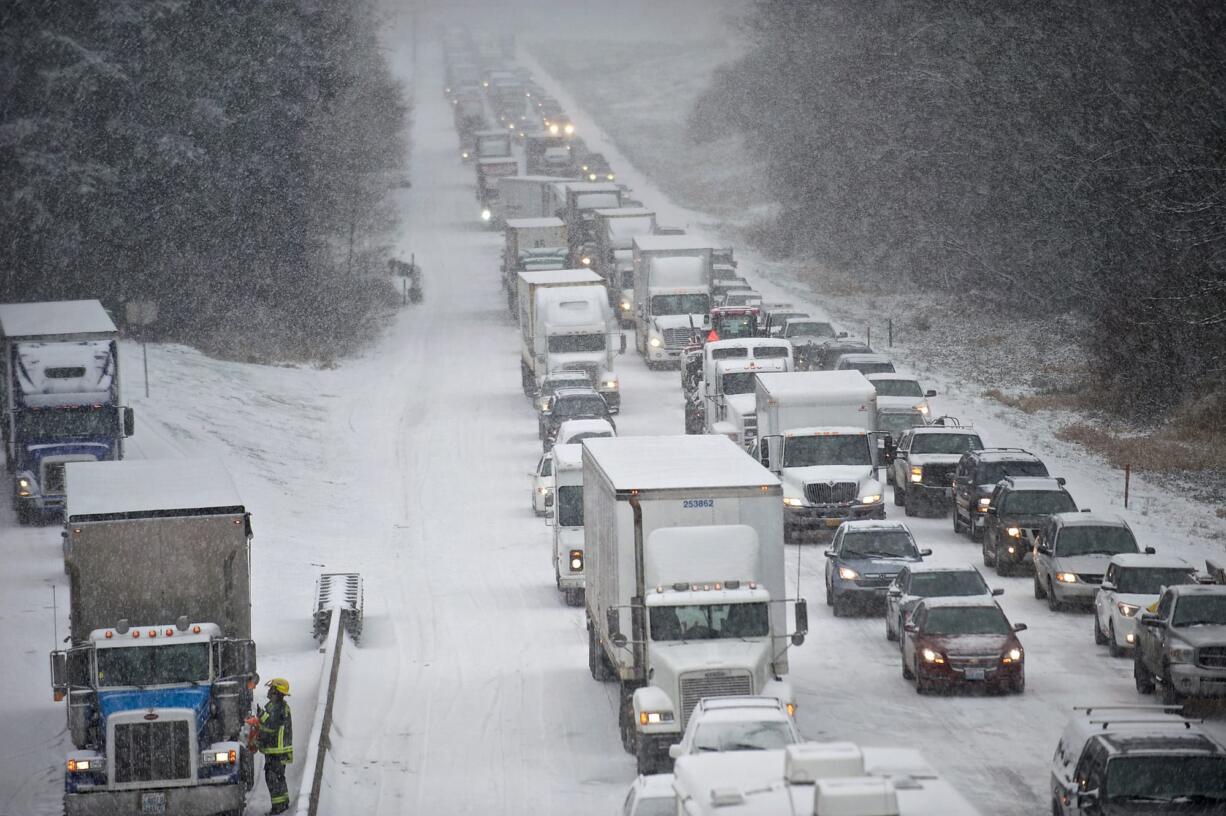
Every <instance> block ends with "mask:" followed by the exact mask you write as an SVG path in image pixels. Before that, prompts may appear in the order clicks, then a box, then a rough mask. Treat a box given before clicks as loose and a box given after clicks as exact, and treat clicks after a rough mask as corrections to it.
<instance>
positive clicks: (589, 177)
mask: <svg viewBox="0 0 1226 816" xmlns="http://www.w3.org/2000/svg"><path fill="white" fill-rule="evenodd" d="M587 180H588V181H595V180H596V174H595V173H588V174H587Z"/></svg>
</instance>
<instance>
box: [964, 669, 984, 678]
mask: <svg viewBox="0 0 1226 816" xmlns="http://www.w3.org/2000/svg"><path fill="white" fill-rule="evenodd" d="M966 679H967V680H982V679H983V669H967V670H966Z"/></svg>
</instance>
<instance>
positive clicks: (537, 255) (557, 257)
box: [502, 218, 567, 314]
mask: <svg viewBox="0 0 1226 816" xmlns="http://www.w3.org/2000/svg"><path fill="white" fill-rule="evenodd" d="M503 237H504V239H505V243H504V244H503V247H502V287H503V289H504V290H505V291H506V295H507V308H508V309H510V310H511V313H512V314H514V313H515V306H516V298H517V294H518V292H517V286H518V283H519V273H520V272H540V271H543V270H550V269H563V268H565V267H566V255H567V248H566V225H565V224H563V223H562V219H560V218H512V219H511V220H510V221H507V222H506V230H505V232H504V236H503Z"/></svg>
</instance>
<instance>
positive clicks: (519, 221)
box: [506, 218, 566, 229]
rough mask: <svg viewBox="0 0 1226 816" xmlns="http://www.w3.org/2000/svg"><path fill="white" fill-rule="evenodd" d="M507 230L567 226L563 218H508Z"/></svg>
mask: <svg viewBox="0 0 1226 816" xmlns="http://www.w3.org/2000/svg"><path fill="white" fill-rule="evenodd" d="M506 224H507V229H541V228H544V227H564V226H566V225H565V224H564V223H563V222H562V219H561V218H508V219H507V221H506Z"/></svg>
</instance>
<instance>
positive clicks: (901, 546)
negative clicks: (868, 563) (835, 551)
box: [839, 530, 919, 558]
mask: <svg viewBox="0 0 1226 816" xmlns="http://www.w3.org/2000/svg"><path fill="white" fill-rule="evenodd" d="M839 555H840V556H842V557H843V558H857V557H864V558H919V550H917V549H916V548H915V541H914V539H912V538H911V535H910V533H908V532H907V531H906V530H857V531H855V532H849V533H847V534H846V535H845V536H843V549H842V550H841V551H840V552H839Z"/></svg>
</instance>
